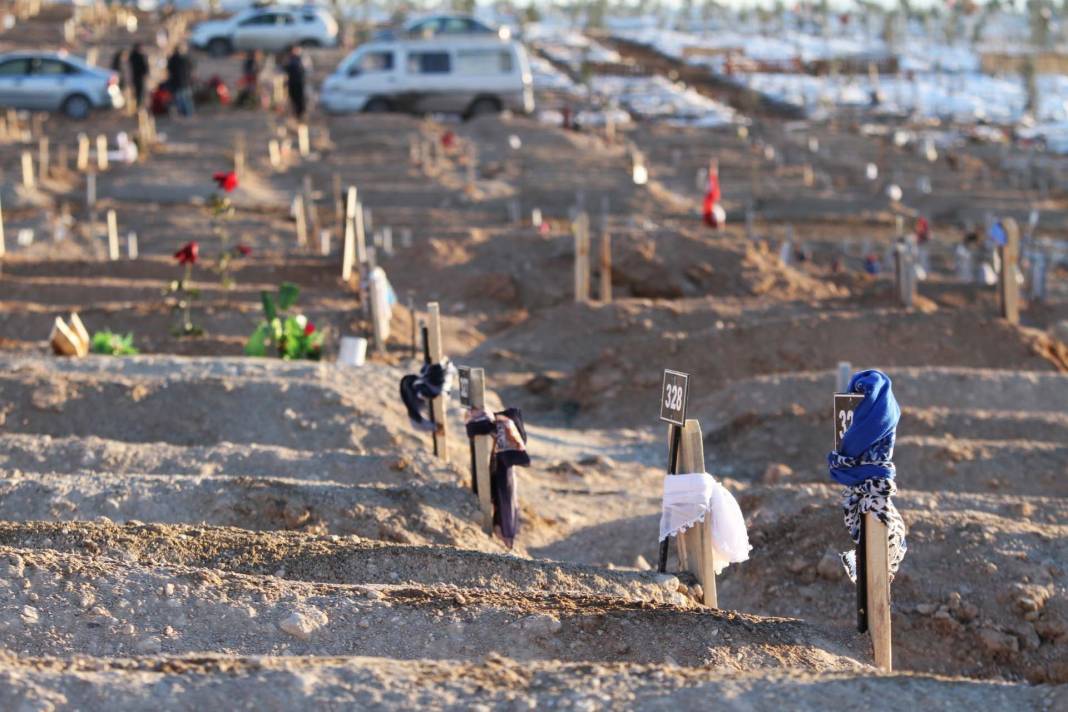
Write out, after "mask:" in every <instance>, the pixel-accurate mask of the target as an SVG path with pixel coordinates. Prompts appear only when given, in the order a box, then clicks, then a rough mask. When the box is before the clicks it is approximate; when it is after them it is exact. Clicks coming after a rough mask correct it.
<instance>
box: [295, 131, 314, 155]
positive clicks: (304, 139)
mask: <svg viewBox="0 0 1068 712" xmlns="http://www.w3.org/2000/svg"><path fill="white" fill-rule="evenodd" d="M297 146H298V149H299V150H300V157H301V158H307V157H308V156H310V155H311V140H310V138H309V137H308V125H307V124H300V125H299V126H297Z"/></svg>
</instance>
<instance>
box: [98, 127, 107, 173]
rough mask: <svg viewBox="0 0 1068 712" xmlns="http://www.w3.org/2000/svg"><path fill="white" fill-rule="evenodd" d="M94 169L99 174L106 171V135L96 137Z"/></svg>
mask: <svg viewBox="0 0 1068 712" xmlns="http://www.w3.org/2000/svg"><path fill="white" fill-rule="evenodd" d="M96 169H97V170H98V171H100V172H101V173H103V172H104V171H106V170H107V169H108V137H107V134H99V135H97V137H96Z"/></svg>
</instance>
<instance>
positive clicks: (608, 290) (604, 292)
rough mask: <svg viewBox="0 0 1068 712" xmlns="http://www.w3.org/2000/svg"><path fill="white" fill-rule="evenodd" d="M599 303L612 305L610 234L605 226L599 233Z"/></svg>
mask: <svg viewBox="0 0 1068 712" xmlns="http://www.w3.org/2000/svg"><path fill="white" fill-rule="evenodd" d="M601 302H602V303H604V304H611V303H612V233H610V232H609V231H608V227H607V226H605V227H604V228H603V229H602V232H601Z"/></svg>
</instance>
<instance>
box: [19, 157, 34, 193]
mask: <svg viewBox="0 0 1068 712" xmlns="http://www.w3.org/2000/svg"><path fill="white" fill-rule="evenodd" d="M36 186H37V181H36V180H35V179H34V177H33V154H31V153H30V152H29V151H23V152H22V187H24V188H26V189H27V190H33V189H34V188H35V187H36Z"/></svg>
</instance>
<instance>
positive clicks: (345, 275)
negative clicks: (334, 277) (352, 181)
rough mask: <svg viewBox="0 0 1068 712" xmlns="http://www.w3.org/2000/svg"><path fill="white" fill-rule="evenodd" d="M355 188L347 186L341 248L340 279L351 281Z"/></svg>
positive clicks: (354, 254) (354, 227) (354, 246)
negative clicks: (343, 234) (343, 233)
mask: <svg viewBox="0 0 1068 712" xmlns="http://www.w3.org/2000/svg"><path fill="white" fill-rule="evenodd" d="M355 218H356V187H355V186H351V185H350V186H349V190H348V195H347V196H346V199H345V236H344V240H345V242H344V244H343V245H342V247H341V279H342V280H344V281H345V282H349V281H351V280H352V265H353V263H354V262H355V261H356V232H355V230H356V226H355V224H354V222H355Z"/></svg>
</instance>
